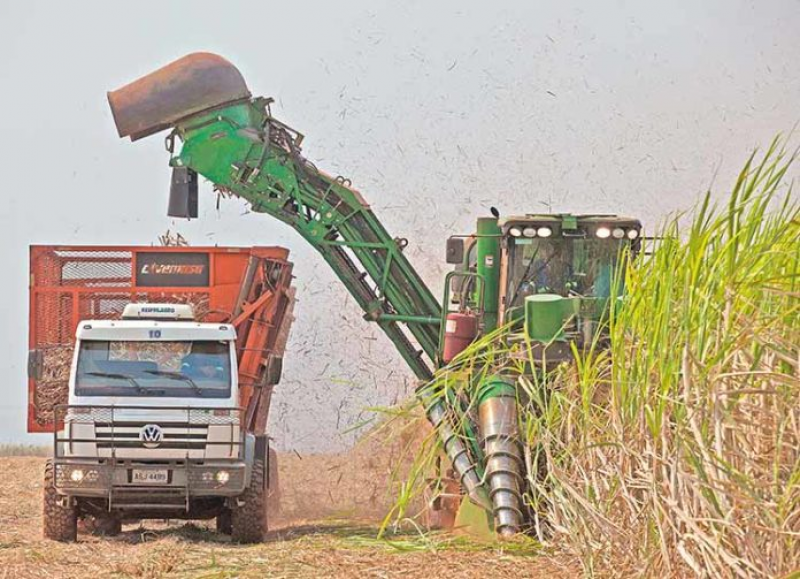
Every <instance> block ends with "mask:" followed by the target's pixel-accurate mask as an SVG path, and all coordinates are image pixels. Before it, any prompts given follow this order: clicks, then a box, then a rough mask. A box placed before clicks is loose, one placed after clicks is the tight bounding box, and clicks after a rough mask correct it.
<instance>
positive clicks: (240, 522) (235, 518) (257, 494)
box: [231, 459, 267, 543]
mask: <svg viewBox="0 0 800 579" xmlns="http://www.w3.org/2000/svg"><path fill="white" fill-rule="evenodd" d="M265 483H266V481H265V480H264V461H263V459H257V460H256V461H255V462H253V475H252V476H251V477H250V486H249V487H247V488H246V489H245V490H244V492H243V493H242V494H241V496H239V497H237V499H236V501H237V502H236V504H234V506H233V507H232V508H231V538H232V539H233V540H234V541H235V542H237V543H260V542H261V541H263V540H264V537H265V536H266V534H267V488H266V484H265ZM239 503H242V504H241V505H239Z"/></svg>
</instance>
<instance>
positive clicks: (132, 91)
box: [108, 52, 251, 141]
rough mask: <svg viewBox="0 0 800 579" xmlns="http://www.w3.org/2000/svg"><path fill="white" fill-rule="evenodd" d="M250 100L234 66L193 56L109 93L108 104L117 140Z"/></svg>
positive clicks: (144, 134) (219, 59) (211, 57)
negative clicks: (115, 127)
mask: <svg viewBox="0 0 800 579" xmlns="http://www.w3.org/2000/svg"><path fill="white" fill-rule="evenodd" d="M250 96H251V95H250V90H249V89H248V88H247V85H246V84H245V82H244V78H242V75H241V73H240V72H239V70H238V69H237V68H236V67H235V66H233V65H232V64H231V63H230V62H228V61H227V60H225V59H224V58H222V57H221V56H217V55H216V54H210V53H208V52H195V53H193V54H189V55H187V56H184V57H183V58H179V59H178V60H176V61H174V62H172V63H170V64H168V65H166V66H165V67H163V68H159V69H158V70H157V71H155V72H152V73H150V74H148V75H146V76H143V77H142V78H140V79H138V80H135V81H134V82H132V83H130V84H128V85H125V86H123V87H122V88H120V89H117V90H115V91H111V92H109V93H108V103H109V104H110V105H111V112H112V114H113V116H114V123H115V124H116V125H117V132H118V133H119V136H120V137H130V138H131V140H132V141H136V140H138V139H141V138H144V137H147V136H148V135H152V134H154V133H158V132H159V131H163V130H165V129H168V128H170V127H172V126H174V125H175V124H176V123H177V122H178V121H180V120H182V119H185V118H187V117H190V116H192V115H196V114H198V113H201V112H203V111H207V110H210V109H215V108H218V107H223V106H227V105H230V104H232V103H236V102H239V101H245V100H247V99H249V98H250Z"/></svg>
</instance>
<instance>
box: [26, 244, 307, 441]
mask: <svg viewBox="0 0 800 579" xmlns="http://www.w3.org/2000/svg"><path fill="white" fill-rule="evenodd" d="M288 257H289V251H288V250H287V249H284V248H281V247H253V248H240V247H138V246H86V245H83V246H63V245H57V246H55V245H50V246H47V245H36V246H31V248H30V334H29V350H30V363H29V365H33V364H34V363H35V362H41V367H42V368H43V371H42V372H41V373H40V375H39V377H38V379H33V378H29V380H28V432H52V431H53V430H54V427H55V426H56V425H55V424H54V420H53V415H54V412H53V409H54V406H55V405H57V404H65V403H66V402H67V395H68V382H69V372H70V365H71V362H72V355H73V350H74V343H75V331H76V329H77V326H78V323H79V322H80V321H81V320H86V319H95V320H100V319H118V318H119V317H120V315H121V314H122V310H123V308H124V307H125V305H126V304H128V303H132V302H149V303H188V304H191V305H192V306H193V307H194V310H195V315H196V317H197V318H198V320H200V321H204V322H225V323H231V324H233V325H234V326H235V327H236V332H237V348H238V362H239V384H240V406H241V407H242V408H245V409H246V429H247V431H248V432H252V433H254V434H259V435H263V434H265V433H266V424H267V417H268V413H269V403H270V399H271V395H272V388H273V386H274V385H275V384H276V383H277V382H278V380H279V378H280V370H281V366H282V357H283V352H284V349H285V347H286V340H287V338H288V334H289V329H290V327H291V323H292V320H293V318H292V309H293V304H294V289H293V288H292V286H291V282H292V264H291V263H290V262H289V261H288Z"/></svg>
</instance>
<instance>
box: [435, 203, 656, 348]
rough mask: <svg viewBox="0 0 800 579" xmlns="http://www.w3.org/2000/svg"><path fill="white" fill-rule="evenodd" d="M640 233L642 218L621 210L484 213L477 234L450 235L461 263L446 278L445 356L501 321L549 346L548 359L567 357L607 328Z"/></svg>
mask: <svg viewBox="0 0 800 579" xmlns="http://www.w3.org/2000/svg"><path fill="white" fill-rule="evenodd" d="M640 234H641V223H640V222H639V221H638V220H636V219H633V218H628V217H620V216H617V215H571V214H561V215H523V216H510V217H507V218H503V219H499V218H496V217H486V218H481V219H479V220H478V228H477V233H475V234H473V235H469V236H453V237H451V238H450V239H448V241H447V251H446V255H447V261H448V263H451V264H453V265H454V266H455V267H454V270H453V272H452V273H451V274H450V275H449V276H448V277H447V279H446V283H445V306H446V307H448V308H450V309H448V310H447V311H446V312H445V320H446V326H445V331H444V334H443V343H442V353H441V355H442V361H443V362H445V363H448V362H450V361H451V360H452V359H453V358H454V357H455V355H457V354H458V353H459V352H461V351H462V350H463V349H464V348H465V347H466V346H467V345H469V344H470V343H471V342H472V341H473V340H474V339H475V338H476V337H477V336H479V335H482V334H485V333H487V332H491V331H493V330H495V329H496V328H497V327H498V326H501V325H507V326H508V327H509V328H510V330H511V331H512V332H513V331H517V332H524V333H525V335H526V336H527V339H529V340H530V341H531V342H532V343H534V344H538V345H542V346H546V347H547V354H548V357H547V359H548V360H549V362H551V363H559V362H562V361H564V360H566V359H568V358H569V355H570V347H569V344H570V343H577V344H578V345H579V346H584V345H588V344H590V343H592V341H593V340H594V339H595V338H596V337H597V335H598V332H601V333H602V330H601V329H602V324H601V322H602V317H603V315H604V312H606V311H607V309H608V302H609V300H610V299H617V298H619V297H620V296H621V295H622V294H623V292H624V271H625V265H626V263H627V261H628V259H629V258H630V257H631V256H633V255H635V254H636V253H637V252H638V251H639V246H640V243H641V240H640Z"/></svg>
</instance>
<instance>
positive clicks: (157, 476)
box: [132, 469, 169, 485]
mask: <svg viewBox="0 0 800 579" xmlns="http://www.w3.org/2000/svg"><path fill="white" fill-rule="evenodd" d="M132 479H133V481H132V482H133V483H135V484H148V485H157V484H166V483H167V482H168V481H169V471H168V470H167V469H163V470H137V469H133V477H132Z"/></svg>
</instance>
